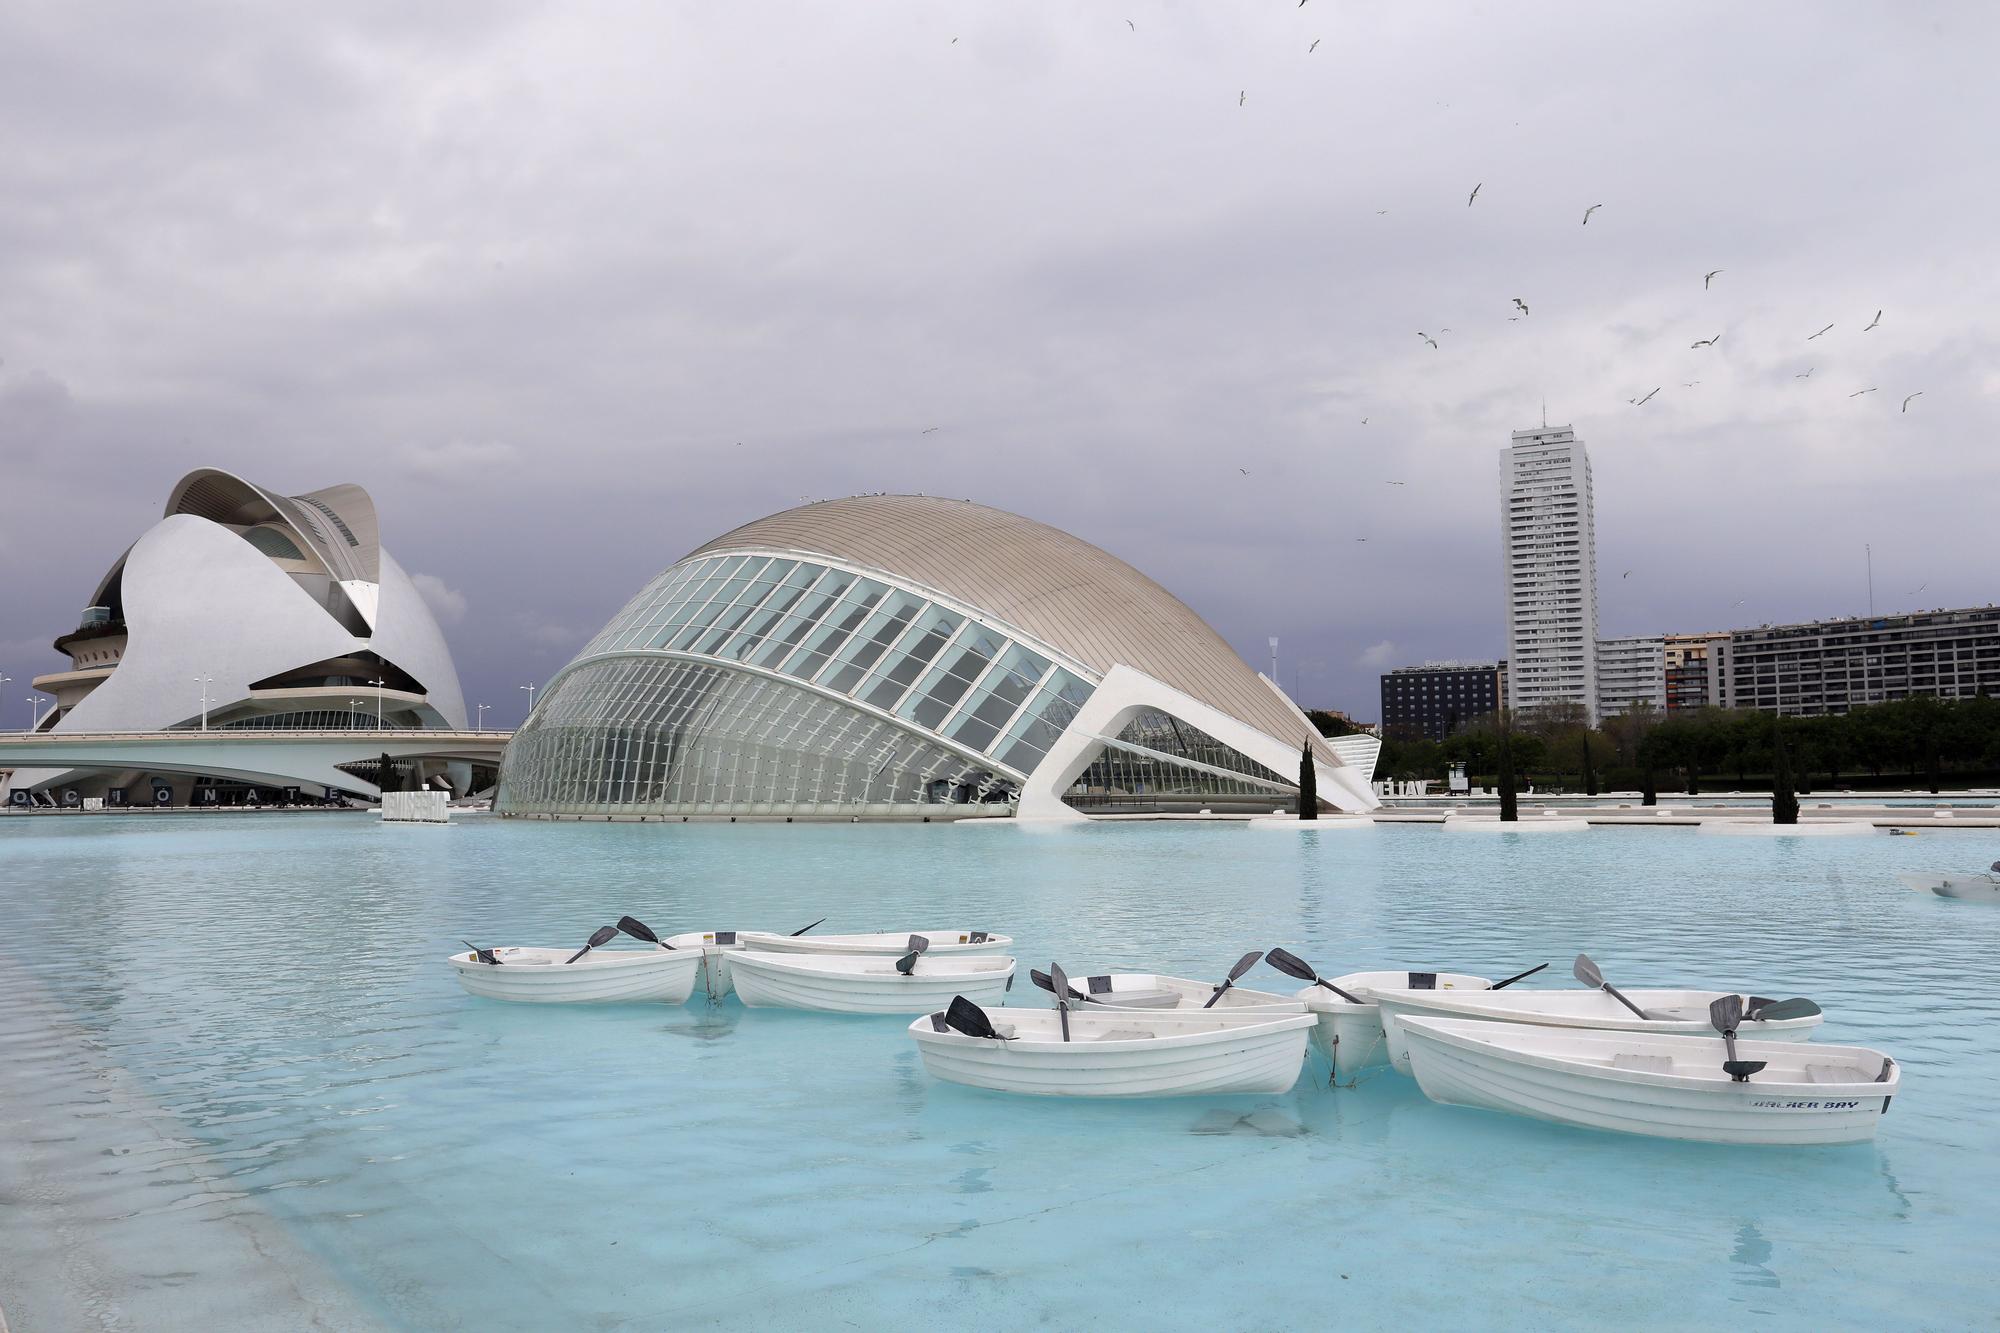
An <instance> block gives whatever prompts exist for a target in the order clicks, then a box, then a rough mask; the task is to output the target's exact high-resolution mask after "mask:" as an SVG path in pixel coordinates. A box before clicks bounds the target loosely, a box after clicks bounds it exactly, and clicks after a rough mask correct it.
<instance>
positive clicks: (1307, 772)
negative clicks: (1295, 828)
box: [1299, 741, 1319, 819]
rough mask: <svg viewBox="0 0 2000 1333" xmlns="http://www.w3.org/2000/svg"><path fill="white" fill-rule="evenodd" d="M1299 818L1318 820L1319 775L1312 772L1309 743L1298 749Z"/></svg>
mask: <svg viewBox="0 0 2000 1333" xmlns="http://www.w3.org/2000/svg"><path fill="white" fill-rule="evenodd" d="M1299 818H1300V819H1318V818H1319V774H1318V773H1316V772H1314V771H1313V747H1312V742H1311V741H1307V742H1306V743H1305V744H1304V745H1303V746H1301V747H1300V749H1299Z"/></svg>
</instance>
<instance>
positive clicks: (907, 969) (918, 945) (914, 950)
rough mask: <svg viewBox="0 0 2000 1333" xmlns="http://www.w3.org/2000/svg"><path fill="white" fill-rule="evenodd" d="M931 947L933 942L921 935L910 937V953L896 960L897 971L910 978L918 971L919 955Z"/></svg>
mask: <svg viewBox="0 0 2000 1333" xmlns="http://www.w3.org/2000/svg"><path fill="white" fill-rule="evenodd" d="M930 947H931V942H930V941H929V940H927V939H925V938H924V937H923V936H921V935H912V936H910V951H909V952H908V953H906V954H904V955H903V956H902V957H901V958H898V959H897V960H896V970H897V971H898V972H901V973H902V974H903V975H904V976H906V977H907V976H909V975H910V974H911V973H913V972H915V971H916V970H917V955H918V954H920V953H922V952H923V951H924V950H926V949H928V948H930Z"/></svg>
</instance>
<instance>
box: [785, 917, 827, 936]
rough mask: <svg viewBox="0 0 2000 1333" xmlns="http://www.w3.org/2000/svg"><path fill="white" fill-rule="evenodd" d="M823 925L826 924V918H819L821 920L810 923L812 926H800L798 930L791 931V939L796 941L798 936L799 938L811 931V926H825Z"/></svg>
mask: <svg viewBox="0 0 2000 1333" xmlns="http://www.w3.org/2000/svg"><path fill="white" fill-rule="evenodd" d="M825 924H826V918H825V917H821V918H820V919H819V920H817V921H815V922H813V923H812V926H800V927H799V928H798V929H797V930H795V931H793V932H792V938H793V939H797V938H798V937H799V936H801V935H803V934H805V933H806V932H807V931H809V930H811V929H812V928H813V926H823V925H825Z"/></svg>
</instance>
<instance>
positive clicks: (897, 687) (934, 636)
mask: <svg viewBox="0 0 2000 1333" xmlns="http://www.w3.org/2000/svg"><path fill="white" fill-rule="evenodd" d="M964 623H965V617H963V616H959V615H954V614H953V613H952V612H950V611H945V610H941V609H940V608H938V607H935V606H934V607H932V608H931V609H930V610H928V611H926V612H924V614H923V615H922V616H920V617H918V619H917V623H916V626H915V628H913V629H912V630H911V631H910V632H909V634H908V635H906V636H905V637H904V639H903V641H902V643H901V644H899V645H898V646H897V647H896V648H895V649H894V650H893V651H892V652H891V653H890V654H889V656H888V657H887V658H886V659H884V661H883V663H882V665H881V666H880V667H878V668H877V669H876V671H875V674H874V675H873V676H871V677H870V678H869V680H868V681H867V682H866V683H865V684H864V685H863V687H862V698H863V699H865V700H866V701H867V702H869V703H871V704H873V705H874V706H875V707H877V708H882V709H889V708H894V707H895V706H896V701H897V700H899V699H901V698H902V697H903V693H904V691H906V690H908V689H909V688H910V682H911V681H913V680H915V679H916V678H917V677H918V675H920V674H921V673H922V672H923V669H924V668H925V667H927V666H929V665H930V663H931V659H932V658H934V657H936V656H937V655H938V651H939V650H940V649H942V648H943V647H944V646H945V644H947V643H949V642H950V641H951V636H952V635H953V634H956V633H957V632H958V627H959V626H960V625H962V624H964Z"/></svg>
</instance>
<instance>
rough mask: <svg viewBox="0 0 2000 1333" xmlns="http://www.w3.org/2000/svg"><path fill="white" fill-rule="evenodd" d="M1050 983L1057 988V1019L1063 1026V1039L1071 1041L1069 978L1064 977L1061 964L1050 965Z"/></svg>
mask: <svg viewBox="0 0 2000 1333" xmlns="http://www.w3.org/2000/svg"><path fill="white" fill-rule="evenodd" d="M1049 981H1050V982H1051V983H1052V984H1053V985H1054V987H1055V997H1056V1019H1057V1021H1058V1022H1060V1023H1061V1024H1062V1039H1063V1040H1064V1041H1068V1040H1069V978H1068V977H1066V976H1064V975H1063V970H1062V964H1061V963H1050V964H1049Z"/></svg>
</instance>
